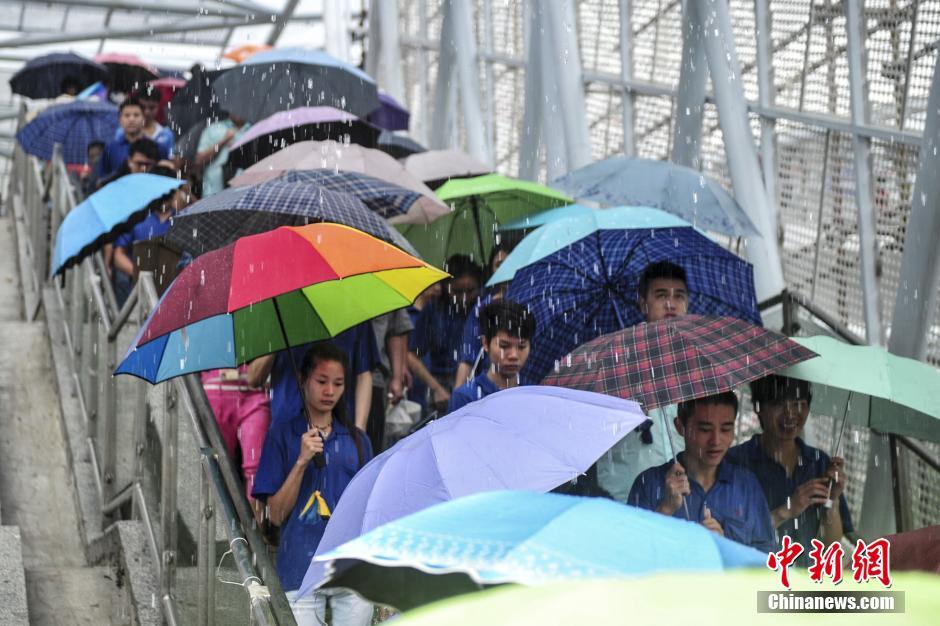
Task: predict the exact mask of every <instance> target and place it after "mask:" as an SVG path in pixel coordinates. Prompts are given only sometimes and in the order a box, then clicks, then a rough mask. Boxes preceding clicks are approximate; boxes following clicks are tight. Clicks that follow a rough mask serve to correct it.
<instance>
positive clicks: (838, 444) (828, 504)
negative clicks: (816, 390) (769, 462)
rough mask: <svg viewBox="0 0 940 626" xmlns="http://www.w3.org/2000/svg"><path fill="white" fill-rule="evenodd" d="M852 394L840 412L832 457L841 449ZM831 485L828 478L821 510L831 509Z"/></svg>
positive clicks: (832, 482)
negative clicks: (827, 488) (840, 417)
mask: <svg viewBox="0 0 940 626" xmlns="http://www.w3.org/2000/svg"><path fill="white" fill-rule="evenodd" d="M852 393H853V392H852V391H851V390H850V391H849V397H848V399H847V400H846V401H845V410H844V411H843V412H842V426H840V427H839V437H838V438H837V439H836V447H835V448H833V451H832V455H833V456H839V450H840V448H841V447H842V437H843V435H844V434H845V424H846V422H847V421H848V417H849V405H851V404H852ZM869 401H870V399H869ZM870 412H871V409H869V413H870ZM833 484H834V481H833V480H832V479H831V478H830V479H829V490H828V492H827V493H826V501H825V502H823V508H826V509H831V508H832V486H833Z"/></svg>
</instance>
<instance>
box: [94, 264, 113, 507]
mask: <svg viewBox="0 0 940 626" xmlns="http://www.w3.org/2000/svg"><path fill="white" fill-rule="evenodd" d="M95 279H96V280H98V281H100V280H101V279H100V278H99V277H97V276H96V277H95ZM100 313H101V312H99V317H98V343H97V346H98V349H97V352H98V385H99V389H101V395H100V397H99V401H98V416H99V422H100V424H101V426H102V427H103V428H102V433H101V437H102V441H101V451H100V453H101V479H102V480H101V483H102V487H103V491H104V494H103V496H104V497H103V500H104V502H110V501H111V499H112V498H113V497H114V495H115V478H116V471H117V396H116V394H115V381H114V376H113V375H112V372H113V371H114V367H115V365H116V363H115V361H116V360H117V356H116V346H115V341H113V340H109V338H108V326H107V325H106V324H105V322H104V320H103V319H102V317H101V315H100ZM103 313H104V315H107V311H104V312H103Z"/></svg>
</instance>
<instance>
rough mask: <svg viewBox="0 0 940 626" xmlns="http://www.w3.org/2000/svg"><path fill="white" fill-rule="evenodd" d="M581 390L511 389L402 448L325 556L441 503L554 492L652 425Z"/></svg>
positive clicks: (312, 573) (362, 476)
mask: <svg viewBox="0 0 940 626" xmlns="http://www.w3.org/2000/svg"><path fill="white" fill-rule="evenodd" d="M571 391H572V390H570V389H563V388H561V387H516V388H514V389H507V390H505V391H500V392H498V393H494V394H492V395H489V396H487V397H485V398H483V399H482V400H478V401H477V402H473V403H471V404H468V405H466V406H465V407H463V408H462V409H460V410H458V411H455V412H453V413H451V414H449V415H447V416H446V417H444V418H441V419H439V420H436V421H433V422H431V423H430V424H429V425H428V426H426V427H424V428H422V429H421V430H419V431H418V432H416V433H415V434H413V435H411V436H409V437H406V438H405V439H402V440H401V441H399V442H398V443H397V444H395V445H394V446H393V447H392V448H390V449H388V450H386V451H385V452H383V453H382V454H380V455H379V456H377V457H375V458H374V459H373V460H372V461H371V462H369V463H368V464H367V465H366V466H365V467H364V468H362V469H361V470H360V471H359V473H358V474H356V476H355V477H354V478H353V479H352V482H350V483H349V486H348V487H347V488H346V491H345V492H344V493H343V496H342V497H341V498H340V501H339V504H337V506H336V509H335V510H334V511H333V516H332V517H331V518H330V521H329V523H328V524H327V527H326V531H325V533H324V535H323V539H322V540H321V541H320V546H319V547H318V548H317V554H318V555H319V554H325V553H327V552H329V551H330V550H332V549H334V548H336V547H337V546H339V545H341V544H343V543H346V542H347V541H349V540H350V539H353V538H355V537H357V536H359V535H361V534H363V533H365V532H368V531H370V530H372V529H373V528H377V527H378V526H381V525H382V524H386V523H388V522H390V521H392V520H395V519H398V518H400V517H404V516H405V515H408V514H409V513H414V512H416V511H420V510H422V509H426V508H427V507H429V506H431V505H432V504H437V503H438V502H444V501H446V500H451V499H454V498H459V497H460V496H465V495H470V494H473V493H479V492H481V491H495V490H498V489H529V490H534V491H548V490H549V489H553V488H555V487H557V486H559V485H561V484H564V483H565V482H567V481H570V480H572V479H573V478H576V477H577V476H579V475H580V474H581V473H583V472H585V471H587V469H588V467H590V465H591V464H592V463H594V462H595V461H596V460H597V459H598V458H599V457H600V455H602V454H603V453H604V452H606V451H607V450H609V449H610V448H611V446H613V445H614V444H615V443H617V441H619V440H620V439H621V438H622V437H623V436H624V435H626V434H627V433H628V432H630V431H631V430H632V429H633V428H635V427H636V426H638V425H639V424H641V423H642V422H643V421H645V420H646V416H645V415H643V413H642V412H641V411H640V408H639V406H638V405H637V404H636V403H634V402H630V401H626V400H621V399H618V398H613V397H611V396H605V395H600V394H595V393H588V392H579V393H571ZM323 574H324V568H323V564H322V563H319V562H316V561H315V562H314V563H312V564H311V566H310V569H309V570H307V575H306V576H305V577H304V582H303V584H302V585H301V587H300V594H301V595H303V594H304V593H306V592H307V591H310V590H311V589H312V588H313V587H314V586H315V585H316V584H317V583H319V582H320V580H321V579H322V578H323Z"/></svg>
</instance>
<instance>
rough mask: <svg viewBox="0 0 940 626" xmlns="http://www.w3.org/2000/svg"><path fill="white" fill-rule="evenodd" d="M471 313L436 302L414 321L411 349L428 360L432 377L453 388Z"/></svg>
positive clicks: (410, 342) (431, 303)
mask: <svg viewBox="0 0 940 626" xmlns="http://www.w3.org/2000/svg"><path fill="white" fill-rule="evenodd" d="M468 316H469V315H468V312H467V311H466V310H465V311H461V310H460V309H458V308H457V307H456V306H454V305H451V304H447V303H444V302H442V301H441V300H434V301H432V302H428V303H427V305H425V307H424V308H423V309H421V313H419V314H418V319H417V320H416V321H415V329H414V332H412V333H411V337H410V338H409V341H408V347H409V349H411V350H412V351H414V352H416V353H417V354H418V356H419V357H422V358H424V357H425V356H427V357H428V360H427V361H426V364H427V365H428V370H429V371H430V372H431V375H432V376H434V377H435V378H437V379H438V380H441V381H443V382H444V383H447V384H446V385H445V387H447V388H448V389H449V388H450V386H451V385H453V384H454V383H453V380H454V374H455V373H456V371H457V363H458V362H459V359H460V343H461V339H462V337H463V327H464V324H466V322H467V317H468Z"/></svg>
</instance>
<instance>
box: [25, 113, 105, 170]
mask: <svg viewBox="0 0 940 626" xmlns="http://www.w3.org/2000/svg"><path fill="white" fill-rule="evenodd" d="M117 129H118V116H117V107H116V106H114V105H113V104H111V103H110V102H98V101H96V100H76V101H74V102H67V103H65V104H57V105H53V106H51V107H49V108H47V109H46V110H44V111H43V112H42V113H40V114H39V115H37V116H36V118H35V119H33V121H31V122H30V123H29V124H27V125H26V126H24V127H23V128H21V129H20V130H19V132H18V133H16V140H17V141H18V142H20V145H21V146H23V150H25V151H26V153H27V154H31V155H33V156H36V157H39V158H40V159H43V160H44V161H49V160H51V159H52V151H53V148H54V146H55V144H61V146H62V158H63V160H64V161H65V162H66V163H67V164H69V165H73V164H76V165H82V164H84V163H85V161H86V160H87V159H88V144H90V143H92V142H94V141H100V142H102V143H108V142H109V141H111V140H112V139H113V138H114V134H115V133H116V132H117Z"/></svg>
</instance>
